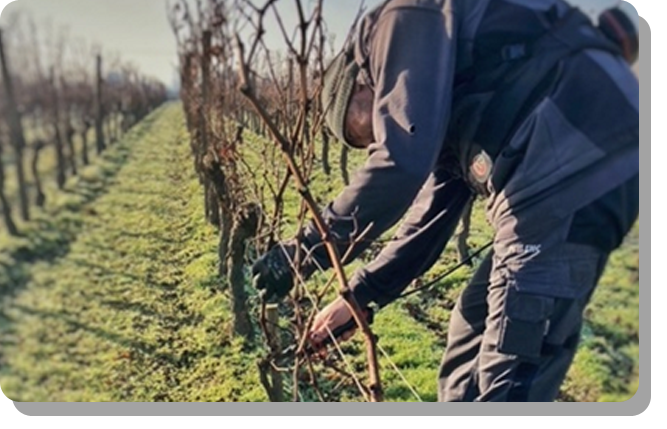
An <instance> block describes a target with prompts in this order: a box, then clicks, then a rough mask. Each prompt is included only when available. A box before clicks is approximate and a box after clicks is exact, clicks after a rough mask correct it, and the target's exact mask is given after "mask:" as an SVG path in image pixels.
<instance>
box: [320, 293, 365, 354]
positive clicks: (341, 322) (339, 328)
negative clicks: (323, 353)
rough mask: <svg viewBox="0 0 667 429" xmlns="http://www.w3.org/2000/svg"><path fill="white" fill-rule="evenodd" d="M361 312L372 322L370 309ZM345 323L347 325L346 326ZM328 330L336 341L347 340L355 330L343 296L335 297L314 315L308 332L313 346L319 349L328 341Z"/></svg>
mask: <svg viewBox="0 0 667 429" xmlns="http://www.w3.org/2000/svg"><path fill="white" fill-rule="evenodd" d="M363 313H364V314H363V317H365V318H366V319H367V320H368V323H372V319H373V313H372V311H371V310H370V309H366V310H365V311H363ZM346 325H348V327H347V328H346ZM330 332H331V334H332V335H334V336H335V337H336V341H347V340H349V339H350V338H352V337H353V336H354V334H355V333H356V332H357V325H356V322H355V321H354V319H353V317H352V312H351V311H350V309H349V307H348V306H347V304H346V303H345V300H344V299H343V298H340V297H339V298H338V299H336V300H335V301H334V302H332V303H331V304H329V305H328V306H327V307H326V308H325V309H324V310H322V311H321V312H320V313H319V314H318V315H317V316H316V317H315V321H314V322H313V327H312V329H311V332H310V341H311V344H312V345H313V347H314V348H315V349H320V348H322V347H323V346H324V345H325V344H326V343H328V342H330V341H327V340H330V339H331V336H330V334H329V333H330Z"/></svg>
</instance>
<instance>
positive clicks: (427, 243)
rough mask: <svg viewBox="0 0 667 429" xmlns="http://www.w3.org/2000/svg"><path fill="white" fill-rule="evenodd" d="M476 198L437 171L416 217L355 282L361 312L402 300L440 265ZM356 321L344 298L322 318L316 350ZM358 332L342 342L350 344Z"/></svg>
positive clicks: (410, 217)
mask: <svg viewBox="0 0 667 429" xmlns="http://www.w3.org/2000/svg"><path fill="white" fill-rule="evenodd" d="M470 197H471V192H470V190H469V188H468V187H467V185H466V184H465V183H464V182H463V180H461V179H455V178H453V177H452V176H451V175H450V174H449V173H448V172H447V171H445V170H444V169H437V170H436V171H435V172H434V173H433V175H432V176H431V177H430V178H429V180H428V181H427V182H426V185H425V186H424V187H423V189H422V190H421V192H420V193H419V196H418V198H417V201H416V202H415V204H414V205H413V206H412V209H411V210H410V214H409V215H408V217H407V218H406V220H405V221H404V222H403V224H402V225H401V228H400V230H399V232H398V233H397V235H396V237H395V238H394V239H393V240H392V242H391V243H390V244H389V245H387V246H386V247H385V248H384V249H383V250H382V252H381V253H380V255H378V257H377V258H376V259H375V260H374V261H373V262H372V263H371V264H370V265H368V266H367V267H366V268H364V269H361V270H359V271H357V273H355V276H354V277H353V278H352V279H351V281H350V286H351V287H352V289H353V291H354V295H355V298H356V299H357V302H358V303H359V305H360V306H362V307H365V306H367V305H368V304H369V303H370V302H375V303H377V304H378V305H380V306H382V307H383V306H385V305H387V304H389V303H391V302H392V301H394V300H395V299H396V298H398V297H399V296H400V294H401V292H403V291H404V290H405V288H406V287H407V286H408V285H409V284H410V282H411V281H412V280H413V279H415V278H417V277H419V276H420V275H422V274H423V273H425V272H426V271H427V270H428V269H429V268H431V266H432V265H433V264H434V263H435V261H436V260H437V259H438V257H439V256H440V254H441V253H442V251H443V249H444V248H445V245H446V244H447V242H448V241H449V239H450V238H451V237H452V235H453V234H454V230H455V229H456V225H457V224H458V222H459V219H460V218H461V214H462V213H463V210H464V208H465V206H466V204H467V203H468V201H470ZM351 318H352V315H351V313H350V310H349V308H348V306H347V305H346V304H345V300H344V299H343V298H340V297H339V298H338V299H336V300H334V301H333V302H332V303H331V304H329V305H328V306H327V307H326V308H325V309H323V310H322V311H321V312H320V313H318V315H317V317H316V318H315V321H314V323H313V327H312V330H311V333H310V338H311V341H313V343H314V344H322V342H323V341H324V340H325V339H326V338H328V335H329V334H328V332H329V330H330V331H332V332H334V331H335V330H336V329H338V328H339V327H341V326H344V325H346V324H347V323H348V322H349V321H350V320H351ZM353 333H354V330H352V331H349V332H346V333H344V334H342V335H341V336H340V339H341V340H346V339H348V338H350V337H351V336H352V335H353Z"/></svg>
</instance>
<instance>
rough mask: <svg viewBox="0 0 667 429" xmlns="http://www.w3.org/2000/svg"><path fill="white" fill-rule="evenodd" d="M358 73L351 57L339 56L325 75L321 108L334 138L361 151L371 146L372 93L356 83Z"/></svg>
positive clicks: (347, 54)
mask: <svg viewBox="0 0 667 429" xmlns="http://www.w3.org/2000/svg"><path fill="white" fill-rule="evenodd" d="M359 71H360V68H359V66H358V65H357V63H356V61H355V60H354V56H353V54H352V53H350V52H343V53H341V54H340V55H338V56H337V57H336V58H335V59H334V60H333V61H332V62H331V64H330V65H329V67H328V68H327V70H326V72H325V74H324V79H323V88H322V106H323V108H324V109H325V121H326V124H327V125H328V127H329V129H330V130H331V132H332V133H333V134H334V135H335V136H336V138H338V139H339V140H341V141H342V142H344V143H345V144H346V145H348V146H350V147H352V148H356V149H363V148H366V147H368V146H369V145H370V144H371V143H372V142H373V121H372V112H373V92H372V91H371V89H370V88H369V87H368V86H366V85H363V84H361V83H359V82H358V78H359Z"/></svg>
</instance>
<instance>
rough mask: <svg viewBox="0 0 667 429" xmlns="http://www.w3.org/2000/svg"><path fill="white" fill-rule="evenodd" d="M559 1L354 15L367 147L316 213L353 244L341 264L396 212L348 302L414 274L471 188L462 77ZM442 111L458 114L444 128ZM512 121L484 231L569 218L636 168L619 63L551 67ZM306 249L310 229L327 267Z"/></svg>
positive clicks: (629, 87)
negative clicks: (511, 220) (360, 162)
mask: <svg viewBox="0 0 667 429" xmlns="http://www.w3.org/2000/svg"><path fill="white" fill-rule="evenodd" d="M568 8H569V6H568V5H567V3H565V2H564V1H562V0H441V1H436V0H389V1H387V2H385V3H384V4H382V5H381V6H379V7H378V8H376V9H375V10H373V11H371V12H370V13H369V14H367V16H366V17H365V18H364V19H363V20H362V21H361V22H360V25H359V27H358V29H357V34H356V37H355V38H354V39H353V40H354V43H355V52H356V56H357V58H358V61H359V63H360V64H361V65H362V69H363V71H364V72H363V73H362V78H363V79H364V80H365V81H366V83H367V84H369V85H371V87H372V88H373V90H374V93H375V102H374V112H373V126H374V134H375V143H373V144H372V145H371V146H370V148H369V149H368V159H367V161H366V163H365V165H364V166H363V167H362V168H361V169H360V170H359V171H357V172H356V174H355V176H354V178H353V180H352V181H351V183H350V185H349V186H347V187H346V188H345V189H344V190H343V191H342V193H341V194H340V195H339V196H338V197H337V198H336V199H335V200H334V201H333V202H332V203H331V204H329V205H328V206H327V207H326V209H325V210H324V212H323V215H324V218H325V220H326V221H327V223H328V224H329V226H330V228H331V231H332V232H333V234H334V235H335V236H336V237H337V240H338V243H339V246H340V250H341V254H343V253H345V252H346V250H347V249H348V247H349V246H350V243H354V242H355V241H356V242H357V244H356V245H355V246H354V250H353V252H352V253H351V258H349V260H348V261H345V262H350V261H351V260H352V259H354V258H355V257H356V256H358V255H359V254H360V253H361V252H362V251H363V250H364V249H366V248H367V247H368V244H369V243H370V242H371V241H372V240H375V239H377V238H378V237H379V236H380V235H381V234H382V233H384V232H385V231H387V230H388V229H389V228H391V227H392V226H393V225H395V224H396V223H398V222H399V221H400V220H401V219H402V218H404V217H405V218H404V220H403V223H402V226H401V228H400V229H399V231H398V233H397V234H396V236H395V237H394V238H393V239H392V240H391V242H390V243H389V244H388V245H387V246H386V247H385V248H384V249H383V251H382V252H381V254H380V255H379V256H378V257H377V259H376V260H375V261H373V262H372V263H371V264H369V265H368V266H367V267H365V268H364V269H361V270H359V271H358V272H357V273H356V274H355V276H354V277H353V279H352V281H351V283H352V287H353V289H354V291H355V295H356V297H357V299H358V300H359V301H360V304H361V305H366V304H367V303H369V302H371V301H374V302H376V303H378V304H379V305H386V304H387V303H389V302H391V301H392V300H393V299H395V298H396V297H397V296H398V295H399V294H400V293H401V292H402V291H403V290H404V289H405V288H406V287H407V285H408V284H409V283H410V282H411V281H412V280H413V279H414V278H416V277H418V276H419V275H421V274H423V273H424V272H425V271H426V270H428V269H429V268H430V267H431V266H432V265H433V264H434V263H435V261H436V260H437V258H438V257H439V255H440V252H442V250H443V249H444V246H445V245H446V243H447V241H448V240H449V239H450V237H451V235H452V234H453V232H454V229H455V227H456V224H457V222H458V220H459V218H460V215H461V212H462V210H463V207H464V206H465V204H466V203H467V201H468V200H469V199H470V197H471V195H472V192H471V190H470V186H467V184H466V180H465V179H466V177H467V175H466V174H465V171H463V172H462V171H461V168H460V166H461V165H464V169H465V163H466V162H467V161H468V160H465V159H460V158H461V155H460V154H461V148H465V147H466V144H467V143H468V141H467V140H466V138H467V137H466V136H470V135H472V134H474V132H473V131H474V130H475V129H476V128H477V127H479V126H483V121H484V118H483V117H482V115H481V112H483V109H484V106H485V103H487V102H488V100H489V96H488V94H469V95H468V96H466V97H463V98H462V99H458V100H457V103H453V101H452V100H453V94H454V93H455V91H456V89H457V85H459V82H460V81H461V79H462V76H463V75H464V72H469V70H470V67H471V66H473V64H475V62H476V58H479V57H482V56H484V55H486V54H487V53H489V52H494V50H497V49H499V47H500V46H501V45H499V42H498V40H500V38H499V37H498V35H499V34H503V35H504V37H503V39H505V40H506V39H507V38H508V37H509V38H510V39H513V38H514V39H516V40H523V39H526V38H534V37H537V36H538V35H539V34H541V32H543V31H544V25H545V16H546V14H547V13H551V14H553V13H557V14H559V15H562V14H565V12H566V11H567V10H568ZM462 109H463V110H462ZM462 111H464V113H465V114H461V112H462ZM453 116H454V117H457V118H461V117H464V118H467V119H466V120H465V121H457V122H456V123H453V121H451V120H450V119H451V118H452V117H453ZM516 120H517V124H518V125H519V127H518V128H517V129H516V132H515V133H514V134H513V136H512V138H511V139H510V141H509V144H508V146H507V147H506V149H505V150H504V151H503V152H502V153H501V154H500V155H499V156H498V158H497V159H496V160H495V164H494V165H493V170H492V171H491V174H490V178H489V180H488V182H487V183H486V191H488V194H489V199H488V202H489V203H488V219H489V221H490V222H491V223H492V224H494V225H495V223H496V222H497V220H498V219H500V218H502V217H503V216H505V215H506V214H507V213H508V212H517V211H526V212H527V213H531V215H534V216H541V215H544V214H549V215H550V216H565V215H568V214H571V213H573V212H574V211H576V210H578V209H579V208H581V207H583V206H585V205H586V204H588V203H590V202H591V201H594V200H595V199H596V198H598V197H599V196H601V195H604V194H605V193H607V192H608V191H610V190H612V189H614V188H616V187H617V186H619V185H621V184H622V183H624V182H625V181H627V180H628V179H630V178H631V177H633V176H635V175H637V174H638V171H639V161H638V156H639V145H638V137H639V134H638V133H639V132H638V124H639V85H638V82H637V79H636V78H635V77H634V75H633V74H632V72H631V70H630V67H629V66H628V65H627V64H626V63H625V62H624V60H622V59H621V58H620V57H615V56H613V55H612V54H610V53H607V52H603V51H593V50H588V51H584V52H581V53H580V54H576V55H574V56H572V57H570V58H568V59H567V60H565V61H563V62H562V64H561V68H560V69H559V76H558V80H557V82H556V84H555V85H554V86H553V88H552V89H551V90H550V92H549V93H548V95H547V96H546V97H545V98H544V99H543V100H542V101H541V102H540V103H539V104H538V105H537V106H536V107H535V108H533V109H532V111H530V112H528V113H527V114H526V115H525V117H521V118H516ZM498 171H502V172H503V175H504V177H502V178H501V179H502V180H499V178H498V177H497V172H498ZM508 171H509V172H511V174H509V175H508V174H507V172H508ZM498 183H501V184H502V186H499V187H498V189H496V187H494V184H498ZM406 213H407V216H406ZM361 232H365V235H364V239H363V240H358V237H357V236H358V234H359V233H361ZM319 243H321V238H320V236H319V233H318V232H317V230H316V229H315V228H314V226H313V225H310V226H309V227H308V228H307V229H306V231H305V233H304V244H305V245H306V246H307V247H309V248H311V249H312V255H313V257H314V259H316V260H317V262H318V263H319V264H320V265H321V266H322V267H325V268H327V267H329V266H330V263H329V260H328V256H327V255H326V252H325V251H324V249H323V248H322V246H319V245H318V244H319Z"/></svg>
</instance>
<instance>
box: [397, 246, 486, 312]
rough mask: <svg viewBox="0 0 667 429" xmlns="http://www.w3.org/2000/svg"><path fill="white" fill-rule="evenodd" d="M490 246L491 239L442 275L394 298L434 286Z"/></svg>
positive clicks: (403, 296) (405, 296)
mask: <svg viewBox="0 0 667 429" xmlns="http://www.w3.org/2000/svg"><path fill="white" fill-rule="evenodd" d="M491 246H493V241H491V242H489V243H487V244H486V245H484V246H482V247H481V248H480V249H479V250H477V251H476V252H475V253H473V254H472V255H470V256H468V257H467V258H465V259H464V260H463V261H461V263H459V264H458V265H457V266H455V267H454V268H452V269H450V270H448V271H447V272H445V273H444V274H442V275H440V276H438V277H436V278H435V279H433V280H431V281H430V282H428V283H427V284H425V285H424V286H421V287H419V288H417V289H414V290H411V291H410V292H406V293H404V294H403V295H401V296H399V297H398V298H396V301H397V300H399V299H403V298H407V297H409V296H410V295H414V294H416V293H417V292H421V291H423V290H426V289H429V288H431V287H433V286H435V285H436V284H437V283H438V282H440V281H442V280H444V279H445V278H447V277H449V276H451V275H452V274H454V272H456V271H457V270H458V269H459V268H461V267H463V266H464V265H467V264H468V262H470V261H472V260H473V259H475V258H476V257H478V256H479V255H481V254H482V252H484V251H485V250H486V249H488V248H489V247H491Z"/></svg>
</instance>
